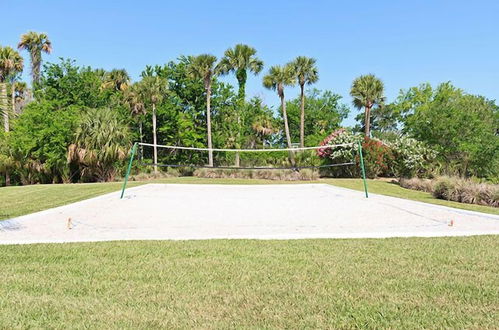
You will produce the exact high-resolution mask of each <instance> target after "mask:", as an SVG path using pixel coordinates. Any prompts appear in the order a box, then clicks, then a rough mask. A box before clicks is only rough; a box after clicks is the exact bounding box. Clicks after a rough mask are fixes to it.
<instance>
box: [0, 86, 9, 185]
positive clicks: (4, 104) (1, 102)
mask: <svg viewBox="0 0 499 330" xmlns="http://www.w3.org/2000/svg"><path fill="white" fill-rule="evenodd" d="M0 108H1V110H2V113H3V125H4V130H5V132H8V131H9V129H10V128H9V99H8V97H7V83H5V82H3V83H0ZM5 185H6V186H10V175H9V171H8V170H6V171H5Z"/></svg>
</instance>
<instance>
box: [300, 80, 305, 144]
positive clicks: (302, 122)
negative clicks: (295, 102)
mask: <svg viewBox="0 0 499 330" xmlns="http://www.w3.org/2000/svg"><path fill="white" fill-rule="evenodd" d="M300 88H301V94H300V96H301V102H300V103H301V104H300V147H301V148H303V147H304V146H305V93H304V91H303V90H304V88H305V86H304V85H303V84H300Z"/></svg>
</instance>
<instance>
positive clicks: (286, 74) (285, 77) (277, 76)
mask: <svg viewBox="0 0 499 330" xmlns="http://www.w3.org/2000/svg"><path fill="white" fill-rule="evenodd" d="M293 83H294V76H293V68H292V67H291V66H290V65H289V64H288V65H286V66H278V65H276V66H273V67H271V68H270V70H269V73H268V74H267V75H265V76H264V77H263V86H264V87H265V88H268V89H271V90H274V91H277V95H279V98H280V99H281V109H282V117H283V119H284V132H285V134H286V142H287V145H288V148H291V136H290V134H289V124H288V114H287V113H286V101H285V99H284V86H292V85H293ZM289 161H290V162H291V165H292V166H295V160H294V154H293V152H291V151H290V152H289Z"/></svg>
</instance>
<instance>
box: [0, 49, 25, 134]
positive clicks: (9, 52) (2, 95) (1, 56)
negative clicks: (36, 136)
mask: <svg viewBox="0 0 499 330" xmlns="http://www.w3.org/2000/svg"><path fill="white" fill-rule="evenodd" d="M22 70H23V58H22V57H21V55H19V53H18V52H16V51H15V50H14V49H12V48H11V47H8V46H7V47H1V46H0V108H1V112H2V114H3V119H4V130H5V131H6V132H8V131H9V129H10V127H9V113H10V111H9V101H8V100H9V98H8V95H7V82H8V80H9V78H11V77H12V76H14V75H16V74H18V73H20V72H21V71H22Z"/></svg>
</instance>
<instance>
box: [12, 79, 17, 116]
mask: <svg viewBox="0 0 499 330" xmlns="http://www.w3.org/2000/svg"><path fill="white" fill-rule="evenodd" d="M15 87H16V84H15V83H12V96H11V97H12V115H16V114H17V111H16V88H15Z"/></svg>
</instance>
